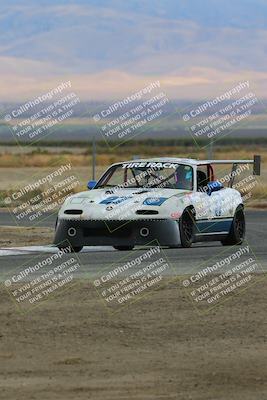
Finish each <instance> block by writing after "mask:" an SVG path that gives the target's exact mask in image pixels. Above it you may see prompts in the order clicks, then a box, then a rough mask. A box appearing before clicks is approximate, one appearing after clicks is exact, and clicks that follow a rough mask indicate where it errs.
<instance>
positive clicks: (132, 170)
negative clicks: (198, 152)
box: [54, 156, 260, 252]
mask: <svg viewBox="0 0 267 400" xmlns="http://www.w3.org/2000/svg"><path fill="white" fill-rule="evenodd" d="M216 164H232V169H231V172H230V174H228V175H229V176H228V181H227V182H228V184H227V187H224V186H223V185H222V183H221V182H220V181H216V180H215V176H214V165H216ZM243 164H253V174H254V175H259V174H260V156H254V160H205V161H199V160H194V159H185V158H157V159H155V158H153V159H140V160H132V161H126V162H121V163H117V164H113V165H112V166H111V167H110V168H109V169H108V170H107V171H106V172H105V173H104V174H103V175H102V177H101V178H100V179H99V181H97V182H96V181H89V183H88V189H89V190H88V191H86V192H81V193H78V194H75V195H72V196H70V197H68V198H67V199H66V201H65V203H64V204H63V206H62V207H61V209H60V211H59V214H58V219H57V223H56V233H55V240H54V244H55V245H56V246H58V247H59V248H60V249H62V248H65V247H67V246H69V245H71V247H72V251H74V252H78V251H80V250H81V249H82V248H83V246H95V245H101V246H103V245H104V246H109V245H111V246H113V247H114V248H115V249H118V250H131V249H133V248H134V246H136V245H149V244H150V243H151V244H153V243H157V244H158V245H160V246H168V247H179V246H181V247H190V246H191V245H192V243H195V242H203V241H221V243H222V244H223V245H234V244H240V243H242V241H243V239H244V236H245V216H244V204H243V200H242V197H241V194H240V193H239V192H238V191H237V190H235V189H233V188H232V186H233V183H234V179H235V176H236V174H237V169H238V168H239V167H240V166H242V165H243Z"/></svg>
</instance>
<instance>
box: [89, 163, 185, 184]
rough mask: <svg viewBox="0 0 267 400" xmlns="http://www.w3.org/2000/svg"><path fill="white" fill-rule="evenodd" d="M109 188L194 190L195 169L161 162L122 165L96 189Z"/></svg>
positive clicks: (116, 167)
mask: <svg viewBox="0 0 267 400" xmlns="http://www.w3.org/2000/svg"><path fill="white" fill-rule="evenodd" d="M108 187H118V188H163V189H164V188H165V189H183V190H193V169H192V167H191V166H190V165H184V164H178V163H172V162H161V161H159V162H147V161H144V162H140V161H138V162H130V163H122V164H118V165H114V166H112V167H110V168H109V169H108V170H107V172H106V173H105V174H104V175H103V176H102V178H101V179H100V180H99V182H98V184H97V185H96V186H95V189H99V188H108Z"/></svg>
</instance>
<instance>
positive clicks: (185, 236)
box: [179, 210, 196, 247]
mask: <svg viewBox="0 0 267 400" xmlns="http://www.w3.org/2000/svg"><path fill="white" fill-rule="evenodd" d="M195 226H196V225H195V216H194V214H193V211H192V210H185V211H184V213H183V215H182V216H181V218H180V221H179V227H180V237H181V245H182V247H191V246H192V243H193V240H194V234H195Z"/></svg>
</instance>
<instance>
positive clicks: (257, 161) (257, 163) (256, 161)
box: [197, 155, 261, 175]
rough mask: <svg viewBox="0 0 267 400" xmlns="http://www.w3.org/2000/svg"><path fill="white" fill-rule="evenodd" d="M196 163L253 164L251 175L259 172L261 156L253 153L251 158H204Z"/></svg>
mask: <svg viewBox="0 0 267 400" xmlns="http://www.w3.org/2000/svg"><path fill="white" fill-rule="evenodd" d="M197 164H198V165H204V164H205V165H206V164H233V167H234V166H235V165H238V164H253V175H260V174H261V156H259V155H254V159H253V160H205V161H199V162H198V163H197Z"/></svg>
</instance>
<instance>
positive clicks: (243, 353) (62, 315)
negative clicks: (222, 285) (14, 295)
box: [0, 279, 267, 400]
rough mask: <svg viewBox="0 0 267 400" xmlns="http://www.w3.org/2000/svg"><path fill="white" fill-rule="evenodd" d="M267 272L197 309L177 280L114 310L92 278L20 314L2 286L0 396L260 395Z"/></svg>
mask: <svg viewBox="0 0 267 400" xmlns="http://www.w3.org/2000/svg"><path fill="white" fill-rule="evenodd" d="M266 301H267V280H266V279H263V280H262V281H261V282H259V283H257V284H256V285H255V286H254V287H252V288H248V289H247V290H246V291H245V292H244V293H243V294H242V295H238V296H236V297H233V298H231V299H229V301H227V302H226V303H224V304H223V305H221V306H218V307H217V308H215V309H214V310H213V311H210V312H208V313H206V314H204V315H199V314H197V313H196V311H195V310H194V309H193V307H192V304H191V303H190V302H189V300H188V298H187V296H186V295H185V293H184V290H183V288H182V287H181V286H180V284H179V283H178V282H172V283H169V284H167V285H166V286H165V287H163V288H161V289H158V290H156V291H154V292H153V293H151V294H150V295H149V296H148V297H146V298H144V299H141V300H140V301H138V302H136V303H134V304H132V305H129V307H126V308H125V309H122V310H121V311H119V312H118V313H116V314H110V313H109V312H108V311H107V310H106V309H105V308H104V306H103V304H102V302H101V301H100V299H99V297H98V295H97V293H96V291H95V290H94V289H93V288H92V286H91V283H90V282H89V281H88V282H86V281H79V282H77V285H76V286H75V287H73V288H71V289H70V290H69V291H67V292H65V293H63V294H61V295H59V296H57V297H56V298H54V299H49V300H48V301H47V302H45V303H43V304H42V305H41V306H40V307H38V308H36V309H35V310H33V311H31V312H29V313H28V314H21V313H18V312H17V311H16V309H15V308H14V305H13V303H12V302H11V299H10V298H9V295H8V294H7V292H6V290H5V289H4V288H3V286H1V290H0V319H1V325H0V387H1V389H2V390H1V392H0V393H1V394H0V398H1V399H4V400H11V399H12V400H16V399H20V400H24V399H25V400H26V399H27V400H31V399H38V400H46V399H49V400H58V399H62V400H63V399H64V400H68V399H75V400H80V399H96V400H100V399H101V400H105V399H107V400H124V399H127V400H128V399H129V400H138V399H140V400H152V399H153V400H154V399H181V400H184V399H193V400H200V399H201V400H226V399H227V400H228V399H229V400H241V399H242V400H261V399H262V400H263V399H266V398H267V324H266Z"/></svg>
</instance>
